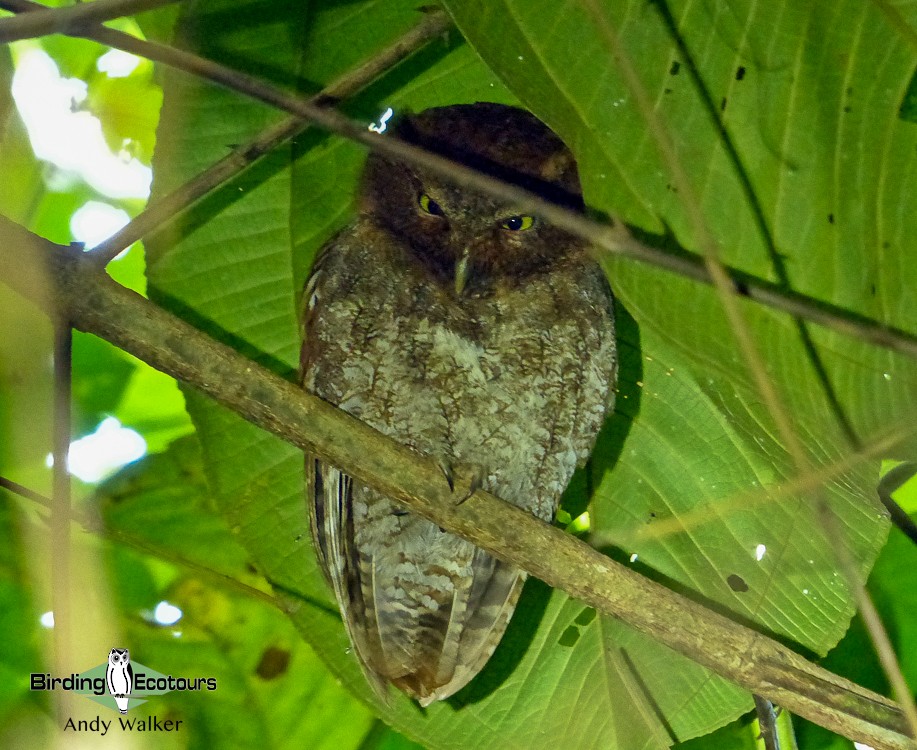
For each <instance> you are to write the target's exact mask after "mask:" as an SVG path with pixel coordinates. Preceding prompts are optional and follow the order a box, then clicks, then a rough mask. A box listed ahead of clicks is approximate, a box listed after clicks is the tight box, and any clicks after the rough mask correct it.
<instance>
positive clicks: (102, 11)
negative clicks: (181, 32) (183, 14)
mask: <svg viewBox="0 0 917 750" xmlns="http://www.w3.org/2000/svg"><path fill="white" fill-rule="evenodd" d="M180 1H181V0H94V2H91V3H78V4H76V5H68V6H66V7H63V8H47V7H45V6H43V5H40V4H39V3H31V4H30V5H32V6H33V7H29V8H28V9H25V8H21V9H20V8H13V7H7V3H3V5H2V6H0V7H3V8H4V9H5V10H12V11H14V12H16V13H19V12H20V11H22V10H28V11H29V12H28V13H27V14H25V13H24V14H23V15H20V16H17V17H16V18H4V19H2V20H0V43H2V44H7V43H9V42H14V41H16V40H17V39H30V38H32V37H37V36H45V35H46V34H75V33H79V31H80V30H81V29H82V28H83V27H84V26H85V25H86V24H90V23H103V22H105V21H111V20H113V19H115V18H121V16H132V15H134V14H136V13H142V12H143V11H146V10H152V9H153V8H159V7H161V6H163V5H172V4H173V3H177V2H180Z"/></svg>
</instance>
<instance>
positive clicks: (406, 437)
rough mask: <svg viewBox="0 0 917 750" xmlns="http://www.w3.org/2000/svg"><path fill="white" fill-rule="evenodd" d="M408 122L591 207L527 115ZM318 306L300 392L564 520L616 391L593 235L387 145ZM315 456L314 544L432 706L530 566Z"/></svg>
mask: <svg viewBox="0 0 917 750" xmlns="http://www.w3.org/2000/svg"><path fill="white" fill-rule="evenodd" d="M395 132H396V134H397V135H398V136H399V137H401V138H404V139H406V140H409V141H411V142H413V143H416V144H418V145H421V146H423V147H425V148H428V149H431V150H435V151H438V152H439V153H442V154H444V155H446V156H448V157H450V158H453V159H456V160H460V161H462V162H464V163H465V164H469V165H471V166H474V167H475V168H477V169H480V170H483V171H485V172H487V173H489V174H492V175H496V176H499V177H501V178H504V179H510V180H512V181H514V182H516V183H518V184H522V185H524V186H525V187H528V188H529V189H533V190H536V191H538V192H539V193H540V194H542V195H545V196H546V197H548V198H550V199H552V200H554V201H557V202H560V203H564V204H566V205H569V206H571V207H574V208H576V207H580V206H581V199H580V197H579V181H578V178H577V174H576V165H575V163H574V161H573V158H572V156H571V155H570V153H569V151H568V150H567V149H566V147H565V146H564V145H563V143H561V141H560V140H559V139H558V138H557V137H556V136H555V135H554V134H553V133H552V132H551V131H550V130H548V129H547V128H546V127H545V126H544V125H543V124H542V123H540V122H539V121H538V120H537V119H535V118H534V117H533V116H532V115H530V114H529V113H527V112H525V111H523V110H519V109H516V108H512V107H506V106H502V105H497V104H476V105H456V106H451V107H442V108H437V109H431V110H427V111H426V112H423V113H421V114H419V115H416V116H412V117H409V118H405V119H403V120H402V121H401V123H400V124H399V125H398V126H397V128H396V130H395ZM304 305H305V308H306V315H305V342H304V345H303V354H302V375H303V387H305V388H307V389H308V390H310V391H312V392H313V393H315V394H317V395H318V396H320V397H321V398H323V399H325V400H327V401H330V402H331V403H333V404H336V405H338V406H340V407H341V408H342V409H344V410H345V411H348V412H350V413H351V414H353V415H355V416H357V417H359V418H360V419H362V420H363V421H365V422H367V423H368V424H370V425H371V426H373V427H375V428H376V429H378V430H380V431H381V432H383V433H385V434H387V435H390V436H391V437H393V438H395V439H396V440H398V441H400V442H402V443H404V444H406V445H408V446H410V447H412V448H414V449H416V450H417V451H419V452H422V453H426V454H429V455H432V456H434V457H436V458H437V459H438V460H439V461H440V463H441V464H442V465H443V466H444V467H446V468H447V470H448V467H449V466H450V465H462V466H470V467H473V468H474V469H475V470H476V471H477V472H478V474H479V476H480V478H481V484H482V486H483V488H484V489H486V490H488V491H489V492H492V493H494V494H495V495H498V496H500V497H502V498H504V499H505V500H508V501H509V502H512V503H514V504H516V505H518V506H520V507H522V508H526V509H527V510H529V511H531V512H532V513H533V514H535V515H536V516H538V517H539V518H542V519H544V520H545V521H550V520H551V519H552V518H553V516H554V513H555V511H556V509H557V502H558V499H559V497H560V495H561V493H562V492H563V490H564V488H565V486H566V484H567V482H568V481H569V479H570V476H571V474H572V473H573V470H574V468H575V467H576V465H577V464H578V463H581V462H582V461H584V460H585V459H586V458H587V457H588V455H589V452H590V450H591V449H592V445H593V443H594V440H595V436H596V433H597V432H598V429H599V427H600V425H601V423H602V421H603V419H604V418H605V415H606V413H607V411H608V409H609V408H610V407H611V405H612V403H613V399H614V396H613V387H614V379H615V368H616V356H615V338H614V321H613V317H612V299H611V292H610V290H609V288H608V284H607V281H606V279H605V277H604V275H603V274H602V272H601V270H600V269H599V267H598V265H597V264H596V263H595V261H593V260H592V259H591V258H590V257H589V254H588V253H587V250H586V247H585V246H584V245H583V243H582V242H581V241H580V240H578V239H576V238H574V237H572V236H570V235H569V234H567V233H565V232H563V231H562V230H560V229H558V228H556V227H552V226H550V225H549V224H546V223H544V222H541V221H540V220H538V219H533V218H532V217H529V216H523V215H519V214H518V212H517V211H514V210H513V209H512V207H506V206H504V205H501V204H500V203H499V202H496V201H494V200H492V199H491V198H489V197H486V196H483V195H480V194H477V193H473V192H469V191H467V190H465V189H461V188H457V187H455V186H453V185H451V184H450V183H449V182H447V181H446V180H443V179H441V178H439V177H437V176H435V175H432V174H427V173H425V172H424V170H420V169H417V168H415V167H412V166H410V165H408V164H404V163H400V162H393V161H391V160H389V159H387V158H385V157H382V156H380V155H378V154H374V155H372V156H370V157H369V159H368V162H367V165H366V169H365V173H364V179H363V187H362V191H361V204H360V216H359V218H358V219H357V220H356V222H355V223H354V224H353V225H352V226H350V227H349V228H348V229H346V230H344V231H343V232H342V233H340V234H339V235H338V236H337V237H335V238H334V239H333V240H331V242H329V243H328V244H327V245H326V246H325V248H323V250H322V253H321V255H320V257H319V259H318V260H317V261H316V264H315V267H314V269H313V272H312V275H311V277H310V279H309V282H308V284H307V286H306V290H305V292H304ZM306 466H307V475H308V480H309V501H310V505H311V519H312V534H313V539H314V542H315V547H316V550H317V552H318V556H319V559H320V562H321V565H322V567H323V569H324V570H325V573H326V574H327V577H328V580H329V582H330V583H331V586H332V588H333V589H334V593H335V597H336V599H337V601H338V605H339V606H340V609H341V613H342V616H343V618H344V623H345V625H346V626H347V630H348V633H349V635H350V638H351V640H352V642H353V645H354V649H355V651H356V654H357V657H358V658H359V660H360V663H361V665H362V667H363V670H364V672H365V673H366V675H367V678H368V679H369V680H370V682H371V683H372V684H374V685H375V686H376V687H377V688H379V689H380V692H382V693H383V694H384V693H385V685H386V684H387V683H392V684H394V685H396V686H397V687H399V688H400V689H402V690H404V691H405V692H406V693H408V694H409V695H412V696H414V697H415V698H417V700H419V701H420V703H421V704H423V705H427V704H429V703H431V702H432V701H434V700H439V699H442V698H446V697H448V696H449V695H452V694H453V693H454V692H455V691H457V690H459V689H460V688H461V687H462V686H464V685H465V684H466V683H467V682H468V681H469V680H470V679H471V678H472V677H474V676H475V674H477V672H478V671H479V670H480V669H481V667H482V666H483V665H484V663H485V662H486V661H487V659H488V658H489V657H490V655H491V654H492V653H493V650H494V649H495V648H496V646H497V644H498V643H499V641H500V638H501V637H502V635H503V631H504V630H505V628H506V625H507V623H508V622H509V619H510V617H511V616H512V613H513V609H514V608H515V606H516V601H517V599H518V597H519V592H520V589H521V586H522V583H523V580H524V574H523V573H522V572H520V571H519V570H517V569H515V568H513V567H512V566H509V565H507V564H505V563H503V562H500V561H497V560H495V559H494V558H492V557H491V556H490V555H488V554H487V553H485V552H483V551H482V550H480V549H478V548H476V547H475V546H474V545H472V544H471V543H469V542H466V541H464V540H463V539H461V538H459V537H456V536H453V535H452V534H448V533H445V532H443V531H441V530H440V529H439V528H438V527H436V526H435V525H433V524H431V523H430V522H428V521H426V520H424V519H423V518H420V517H417V516H414V515H412V514H410V513H407V512H405V511H404V510H402V509H400V508H399V507H398V506H397V505H396V504H395V503H393V502H392V501H391V500H389V499H388V498H387V497H385V496H384V495H381V494H380V493H378V492H376V491H375V490H373V489H371V488H369V487H366V486H364V485H362V484H360V483H358V482H355V481H353V480H351V479H350V477H348V476H346V475H344V474H342V473H341V472H339V471H338V470H337V469H335V468H334V467H331V466H328V465H326V464H324V463H322V462H321V461H319V460H317V459H315V458H313V457H307V460H306ZM443 481H446V480H445V478H444V480H443Z"/></svg>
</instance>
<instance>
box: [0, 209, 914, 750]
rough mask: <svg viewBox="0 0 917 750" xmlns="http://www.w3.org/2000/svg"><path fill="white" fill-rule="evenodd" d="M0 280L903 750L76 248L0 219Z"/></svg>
mask: <svg viewBox="0 0 917 750" xmlns="http://www.w3.org/2000/svg"><path fill="white" fill-rule="evenodd" d="M0 278H2V279H3V280H4V281H5V282H6V283H7V284H9V285H10V286H11V287H12V288H13V289H14V290H16V291H17V292H19V293H20V294H22V295H23V296H25V297H27V298H28V299H30V300H32V301H33V302H35V303H36V304H37V305H39V306H40V307H41V308H42V309H44V310H49V309H54V308H53V307H52V302H53V303H54V305H56V307H57V309H60V310H61V311H65V312H66V314H67V316H68V317H69V319H70V320H71V322H72V324H73V325H74V326H75V327H77V328H79V329H80V330H84V331H88V332H91V333H94V334H96V335H98V336H100V337H102V338H104V339H105V340H107V341H109V342H111V343H112V344H114V345H115V346H118V347H120V348H122V349H124V350H125V351H127V352H129V353H131V354H133V355H135V356H137V357H139V358H140V359H143V360H144V361H146V362H147V363H149V364H150V365H152V366H153V367H156V368H157V369H160V370H162V371H163V372H166V373H168V374H170V375H172V376H173V377H176V378H179V379H181V380H184V381H185V382H187V383H189V384H190V385H192V386H194V387H195V388H197V389H199V390H200V391H201V392H203V393H205V394H207V395H209V396H211V397H212V398H214V399H215V400H217V401H219V402H220V403H221V404H224V405H225V406H227V407H229V408H231V409H232V410H234V411H235V412H237V413H238V414H240V415H241V416H243V417H244V418H245V419H247V420H249V421H250V422H252V423H254V424H256V425H258V426H259V427H262V428H263V429H265V430H268V431H270V432H272V433H274V434H276V435H278V436H279V437H281V438H283V439H284V440H286V441H288V442H290V443H292V444H294V445H296V446H297V447H299V448H302V449H304V450H307V451H309V452H313V453H315V454H317V455H319V456H321V457H322V458H324V459H326V460H327V461H329V462H330V463H332V464H334V465H336V466H340V467H341V468H342V469H344V470H346V471H347V473H348V474H351V475H353V476H354V477H356V478H358V479H359V480H360V481H362V482H365V483H367V484H369V485H371V486H373V487H376V488H378V489H379V490H380V491H382V492H384V493H385V494H387V495H390V496H392V497H394V498H396V499H397V500H398V501H399V502H400V503H401V504H403V505H404V506H405V507H406V508H409V509H410V510H412V511H414V512H416V513H419V514H420V515H422V516H424V517H426V518H428V519H430V520H431V521H433V522H434V523H435V524H437V525H438V526H441V527H442V528H444V529H445V530H447V531H450V532H453V533H456V534H459V535H461V536H463V537H465V538H466V539H469V540H470V541H472V542H474V543H475V544H477V545H478V546H480V547H482V548H484V549H486V550H487V551H489V552H491V553H493V554H494V555H496V556H497V557H500V558H501V559H504V560H507V561H509V562H511V563H512V564H514V565H517V566H519V567H521V568H524V569H525V570H528V571H529V572H530V573H532V574H533V575H535V576H537V577H539V578H541V579H542V580H544V581H546V582H547V583H548V584H550V585H552V586H554V587H556V588H560V589H562V590H564V591H566V592H567V593H568V594H570V595H571V596H574V597H576V598H578V599H580V600H582V601H583V602H585V603H587V604H589V605H590V606H593V607H595V608H596V609H598V610H600V611H601V612H604V613H605V614H608V615H611V616H613V617H617V618H619V619H621V620H623V621H624V622H626V623H628V624H630V625H631V626H632V627H634V628H636V629H638V630H640V631H641V632H643V633H646V634H648V635H650V636H651V637H653V638H655V639H656V640H658V641H659V642H661V643H664V644H666V645H667V646H669V647H670V648H672V649H674V650H676V651H678V652H680V653H682V654H684V655H686V656H688V657H689V658H691V659H693V660H694V661H696V662H697V663H699V664H701V665H703V666H705V667H707V668H709V669H711V670H713V671H715V672H716V673H718V674H720V675H722V676H723V677H725V678H727V679H730V680H732V681H733V682H735V683H737V684H738V685H741V686H742V687H744V688H745V689H747V690H749V691H751V692H753V693H755V694H758V695H762V696H764V697H766V698H768V699H769V700H771V701H773V702H775V703H778V704H780V705H781V706H784V707H785V708H787V709H789V710H791V711H793V712H794V713H796V714H798V715H800V716H803V717H806V718H808V719H810V720H811V721H814V722H816V723H818V724H821V725H822V726H825V727H827V728H829V729H831V730H833V731H836V732H838V733H841V734H843V735H846V736H848V737H851V738H854V739H856V740H858V741H861V742H866V743H869V744H870V745H872V746H873V747H877V748H889V749H890V750H908V749H909V750H914V748H915V747H917V745H915V744H914V742H913V741H911V740H909V739H908V738H907V735H906V731H907V730H906V723H905V721H904V719H903V717H902V714H901V711H900V709H898V707H897V706H896V705H895V704H894V703H892V702H891V701H889V700H887V699H886V698H883V697H882V696H879V695H877V694H875V693H872V692H870V691H868V690H865V689H864V688H861V687H859V686H857V685H855V684H854V683H851V682H849V681H848V680H845V679H843V678H841V677H838V676H836V675H834V674H832V673H830V672H827V671H826V670H824V669H821V668H820V667H817V666H816V665H814V664H812V663H810V662H808V661H806V660H805V659H803V658H802V657H801V656H799V655H798V654H796V653H794V652H793V651H791V650H790V649H788V648H786V647H785V646H782V645H781V644H779V643H777V642H776V641H773V640H771V639H769V638H767V637H766V636H764V635H762V634H760V633H757V632H755V631H753V630H751V629H749V628H746V627H744V626H741V625H738V624H737V623H735V622H732V621H731V620H729V619H728V618H726V617H723V616H722V615H719V614H717V613H715V612H713V611H711V610H708V609H706V608H704V607H702V606H701V605H699V604H697V603H695V602H693V601H691V600H689V599H687V598H685V597H683V596H680V595H678V594H676V593H674V592H672V591H670V590H668V589H666V588H665V587H663V586H661V585H659V584H657V583H655V582H652V581H650V580H648V579H646V578H644V577H642V576H641V575H639V574H638V573H635V572H633V571H632V570H629V569H627V568H626V567H624V566H622V565H619V564H617V563H615V562H614V561H612V560H611V559H610V558H608V557H606V556H605V555H602V554H601V553H599V552H598V551H596V550H594V549H593V548H592V547H589V546H588V545H587V544H585V543H583V542H581V541H579V540H578V539H576V538H574V537H572V536H570V535H568V534H566V533H564V532H563V531H561V530H560V529H557V528H555V527H553V526H551V525H549V524H546V523H543V522H541V521H539V520H538V519H536V518H535V517H533V516H531V515H529V514H528V513H526V512H525V511H523V510H520V509H519V508H516V507H514V506H511V505H509V504H507V503H504V502H502V501H501V500H499V499H498V498H496V497H494V496H492V495H489V494H487V493H485V492H481V491H480V490H478V491H476V492H474V493H473V494H471V495H470V497H469V498H468V500H467V501H465V502H464V503H461V504H459V505H456V503H455V498H456V497H463V496H464V495H465V494H467V493H468V492H469V490H470V488H471V486H472V478H471V477H470V476H468V475H467V473H465V472H461V471H460V472H459V476H458V477H457V480H456V491H455V493H453V492H451V491H450V490H449V488H448V486H447V485H446V482H445V481H443V478H442V473H441V471H440V469H439V468H438V466H437V464H436V462H435V461H433V460H431V459H429V458H426V457H421V456H418V455H417V454H416V453H414V452H412V451H411V450H410V449H408V448H406V447H404V446H402V445H399V444H398V443H396V442H394V441H392V440H390V439H389V438H386V437H385V436H383V435H381V434H380V433H378V432H376V431H375V430H373V429H372V428H370V427H368V426H366V425H364V424H363V423H362V422H360V421H358V420H357V419H355V418H353V417H351V416H350V415H348V414H346V413H344V412H342V411H340V410H338V409H336V408H334V407H332V406H331V405H330V404H327V403H326V402H324V401H322V400H321V399H318V398H316V397H314V396H311V395H310V394H307V393H305V392H303V391H302V390H300V389H299V388H297V387H296V386H295V385H293V384H292V383H289V382H287V381H285V380H283V379H281V378H279V377H278V376H276V375H274V374H273V373H271V372H269V371H268V370H266V369H264V368H263V367H261V366H259V365H257V364H256V363H254V362H252V361H250V360H248V359H246V358H245V357H243V356H241V355H240V354H238V353H237V352H235V351H233V350H232V349H230V348H229V347H226V346H224V345H222V344H219V343H217V342H215V341H213V340H212V339H210V338H209V337H208V336H206V335H204V334H203V333H201V332H200V331H197V330H196V329H194V328H192V327H191V326H190V325H188V324H187V323H185V322H183V321H181V320H179V319H177V318H175V317H174V316H172V315H170V314H168V313H166V312H165V311H163V310H162V309H160V308H158V307H157V306H155V305H154V304H152V303H150V302H149V301H147V300H145V299H143V298H142V297H140V296H139V295H137V294H135V293H134V292H131V291H129V290H127V289H125V288H124V287H121V286H120V285H118V284H116V283H115V282H114V281H112V280H111V279H110V278H108V277H107V276H105V275H104V274H102V273H100V272H99V270H98V268H97V267H96V266H95V264H93V263H92V262H90V261H89V260H88V259H87V258H86V257H85V256H84V255H83V254H82V253H81V252H80V251H78V250H75V249H72V248H65V247H60V246H56V245H54V244H53V243H50V242H48V241H47V240H44V239H42V238H40V237H37V236H35V235H33V234H31V233H30V232H28V231H26V230H25V229H23V228H22V227H20V226H18V225H16V224H14V223H13V222H10V221H9V220H8V219H5V218H2V217H0Z"/></svg>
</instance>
